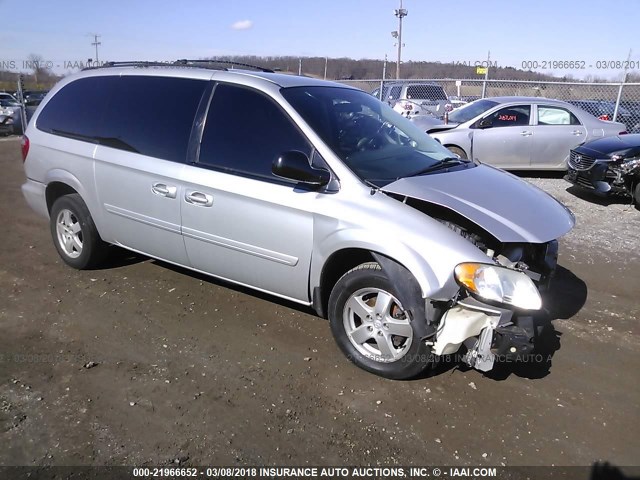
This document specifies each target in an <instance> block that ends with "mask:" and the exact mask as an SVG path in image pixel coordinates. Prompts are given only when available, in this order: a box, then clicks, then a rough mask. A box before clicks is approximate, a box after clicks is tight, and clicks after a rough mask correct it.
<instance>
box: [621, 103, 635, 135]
mask: <svg viewBox="0 0 640 480" xmlns="http://www.w3.org/2000/svg"><path fill="white" fill-rule="evenodd" d="M620 106H621V107H623V108H625V109H626V110H627V111H628V112H629V115H630V117H631V119H630V122H629V123H630V124H631V127H629V125H627V127H629V128H628V129H627V130H628V131H629V133H640V102H639V101H632V100H623V101H621V102H620Z"/></svg>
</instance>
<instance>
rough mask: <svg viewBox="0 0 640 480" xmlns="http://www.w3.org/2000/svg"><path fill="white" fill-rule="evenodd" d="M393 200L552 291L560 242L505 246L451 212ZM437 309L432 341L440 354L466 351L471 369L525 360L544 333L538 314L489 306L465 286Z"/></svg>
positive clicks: (465, 359) (426, 204) (492, 261)
mask: <svg viewBox="0 0 640 480" xmlns="http://www.w3.org/2000/svg"><path fill="white" fill-rule="evenodd" d="M392 196H393V197H394V198H396V199H397V200H399V201H402V202H403V203H405V204H406V205H409V206H411V207H413V208H415V209H417V210H419V211H421V212H423V213H425V214H426V215H428V216H429V217H431V218H433V219H435V220H437V221H438V222H440V223H442V224H443V225H445V226H446V227H447V228H449V229H450V230H452V231H453V232H455V233H456V234H458V235H460V236H461V237H462V238H464V239H465V240H467V241H468V242H470V243H472V244H473V245H474V246H476V247H477V248H478V249H480V250H481V251H482V252H484V253H485V254H486V255H487V257H488V258H487V263H488V264H496V265H499V266H501V267H505V268H507V269H510V270H512V271H514V272H519V273H523V274H525V275H526V276H527V277H529V278H530V279H531V280H532V281H533V283H534V284H535V285H536V288H537V290H538V291H544V290H546V289H547V288H548V286H549V283H550V280H551V278H552V277H553V275H554V273H555V270H556V266H557V259H558V241H557V240H551V241H548V242H545V243H526V242H501V241H499V240H498V239H497V238H496V237H495V236H493V235H491V234H490V233H489V232H487V231H486V230H485V229H483V228H482V227H480V226H479V225H477V224H476V223H474V222H472V221H470V220H469V219H467V218H465V217H463V216H462V215H460V214H459V213H457V212H455V211H453V210H451V209H449V208H446V207H443V206H440V205H434V204H431V203H429V202H425V201H422V200H417V199H415V198H410V197H402V196H398V195H392ZM432 304H433V306H434V309H433V312H435V313H436V315H435V316H434V315H432V316H431V318H427V322H429V321H431V322H432V323H433V326H434V327H435V335H433V337H431V338H430V339H428V340H427V342H428V344H430V345H431V347H432V351H433V353H434V354H435V355H438V356H443V355H451V354H455V353H457V352H459V351H461V348H462V351H461V353H463V354H462V361H463V362H464V363H465V364H467V365H469V366H471V367H473V368H476V369H478V370H481V371H489V370H491V369H492V368H493V366H494V363H495V361H496V360H499V359H503V360H504V359H509V360H513V359H514V358H516V359H517V358H523V356H526V355H528V354H530V353H532V351H533V348H534V343H535V339H536V336H537V333H538V332H537V326H536V318H534V313H533V312H530V311H521V310H519V309H513V308H505V306H504V305H500V304H498V303H497V302H490V301H489V302H487V301H486V300H483V299H481V298H478V297H477V296H474V295H473V294H472V293H470V292H469V291H468V290H466V289H465V288H462V287H461V288H460V290H459V291H458V292H457V294H456V295H455V296H454V298H452V299H451V301H450V302H446V303H445V304H443V302H432ZM428 317H429V316H428ZM538 317H539V314H538Z"/></svg>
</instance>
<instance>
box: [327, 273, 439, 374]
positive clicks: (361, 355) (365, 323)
mask: <svg viewBox="0 0 640 480" xmlns="http://www.w3.org/2000/svg"><path fill="white" fill-rule="evenodd" d="M329 321H330V324H331V331H332V333H333V336H334V338H335V339H336V342H337V343H338V346H339V347H340V349H341V350H342V351H343V352H344V354H345V355H346V356H347V358H348V359H349V360H351V361H352V362H353V363H355V364H356V365H357V366H359V367H360V368H363V369H365V370H367V371H369V372H372V373H375V374H377V375H380V376H382V377H387V378H393V379H405V378H411V377H414V376H416V375H418V374H419V373H420V372H422V371H423V370H424V369H425V367H426V366H427V365H428V364H429V362H430V360H431V355H430V349H429V348H428V347H427V346H426V345H425V344H424V342H422V341H421V339H420V338H419V337H418V336H417V335H416V332H415V329H414V321H418V320H413V319H412V317H411V313H410V312H409V311H408V310H406V309H405V308H404V307H403V304H402V299H401V295H400V293H399V292H398V291H396V289H395V287H394V285H392V284H391V282H390V281H389V279H388V278H387V277H386V275H385V274H384V272H383V271H382V269H381V268H380V265H378V264H377V263H373V262H371V263H364V264H362V265H359V266H358V267H356V268H354V269H352V270H350V271H348V272H347V273H345V274H344V275H343V276H342V278H340V280H338V282H337V283H336V285H335V287H334V288H333V291H332V292H331V296H330V298H329Z"/></svg>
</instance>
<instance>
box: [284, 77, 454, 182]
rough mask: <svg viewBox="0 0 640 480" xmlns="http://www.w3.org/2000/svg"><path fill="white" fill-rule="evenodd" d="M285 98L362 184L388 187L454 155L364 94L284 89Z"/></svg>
mask: <svg viewBox="0 0 640 480" xmlns="http://www.w3.org/2000/svg"><path fill="white" fill-rule="evenodd" d="M281 91H282V95H283V96H284V97H285V98H286V99H287V101H288V102H289V103H290V104H291V105H292V106H293V107H294V108H295V109H296V110H297V111H298V113H300V115H301V116H302V117H303V118H304V119H305V121H306V122H307V123H308V124H309V126H311V127H312V128H313V129H314V130H315V131H316V133H317V134H318V135H319V136H320V137H321V138H322V140H323V141H324V142H325V143H326V144H327V146H329V147H330V148H331V149H332V150H333V152H334V153H335V154H336V155H337V156H338V157H339V158H340V159H341V160H342V161H343V162H344V163H345V164H346V165H347V166H348V167H349V168H350V169H351V170H352V171H353V172H354V173H355V174H356V175H357V176H358V177H360V178H361V179H363V180H368V181H369V182H373V183H375V184H376V185H380V186H382V185H385V184H388V183H391V182H393V181H395V180H397V179H399V178H402V177H407V176H412V175H416V174H420V172H422V171H424V170H426V169H429V168H430V167H432V166H434V165H436V164H437V163H438V162H439V161H440V160H443V159H445V158H448V157H451V152H449V151H448V150H447V149H446V148H444V147H443V146H442V145H440V143H438V142H437V141H436V140H434V139H433V138H431V137H430V136H428V135H427V134H426V133H424V132H423V131H422V130H421V129H419V128H418V127H416V126H415V125H414V124H413V123H412V122H411V121H409V120H408V119H406V118H404V117H403V116H402V115H400V114H398V113H396V112H394V111H393V110H392V109H391V108H390V107H389V106H388V105H386V104H385V103H382V102H380V101H378V100H376V99H375V98H373V97H372V96H371V95H368V94H367V93H365V92H362V91H359V90H355V89H350V88H340V87H291V88H283V89H282V90H281Z"/></svg>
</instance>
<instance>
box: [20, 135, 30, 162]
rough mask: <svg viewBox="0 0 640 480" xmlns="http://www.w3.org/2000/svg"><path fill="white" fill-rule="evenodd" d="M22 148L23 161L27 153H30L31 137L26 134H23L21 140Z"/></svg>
mask: <svg viewBox="0 0 640 480" xmlns="http://www.w3.org/2000/svg"><path fill="white" fill-rule="evenodd" d="M20 150H22V161H23V162H24V161H25V160H26V159H27V155H28V154H29V137H27V136H26V135H23V136H22V141H21V142H20Z"/></svg>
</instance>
